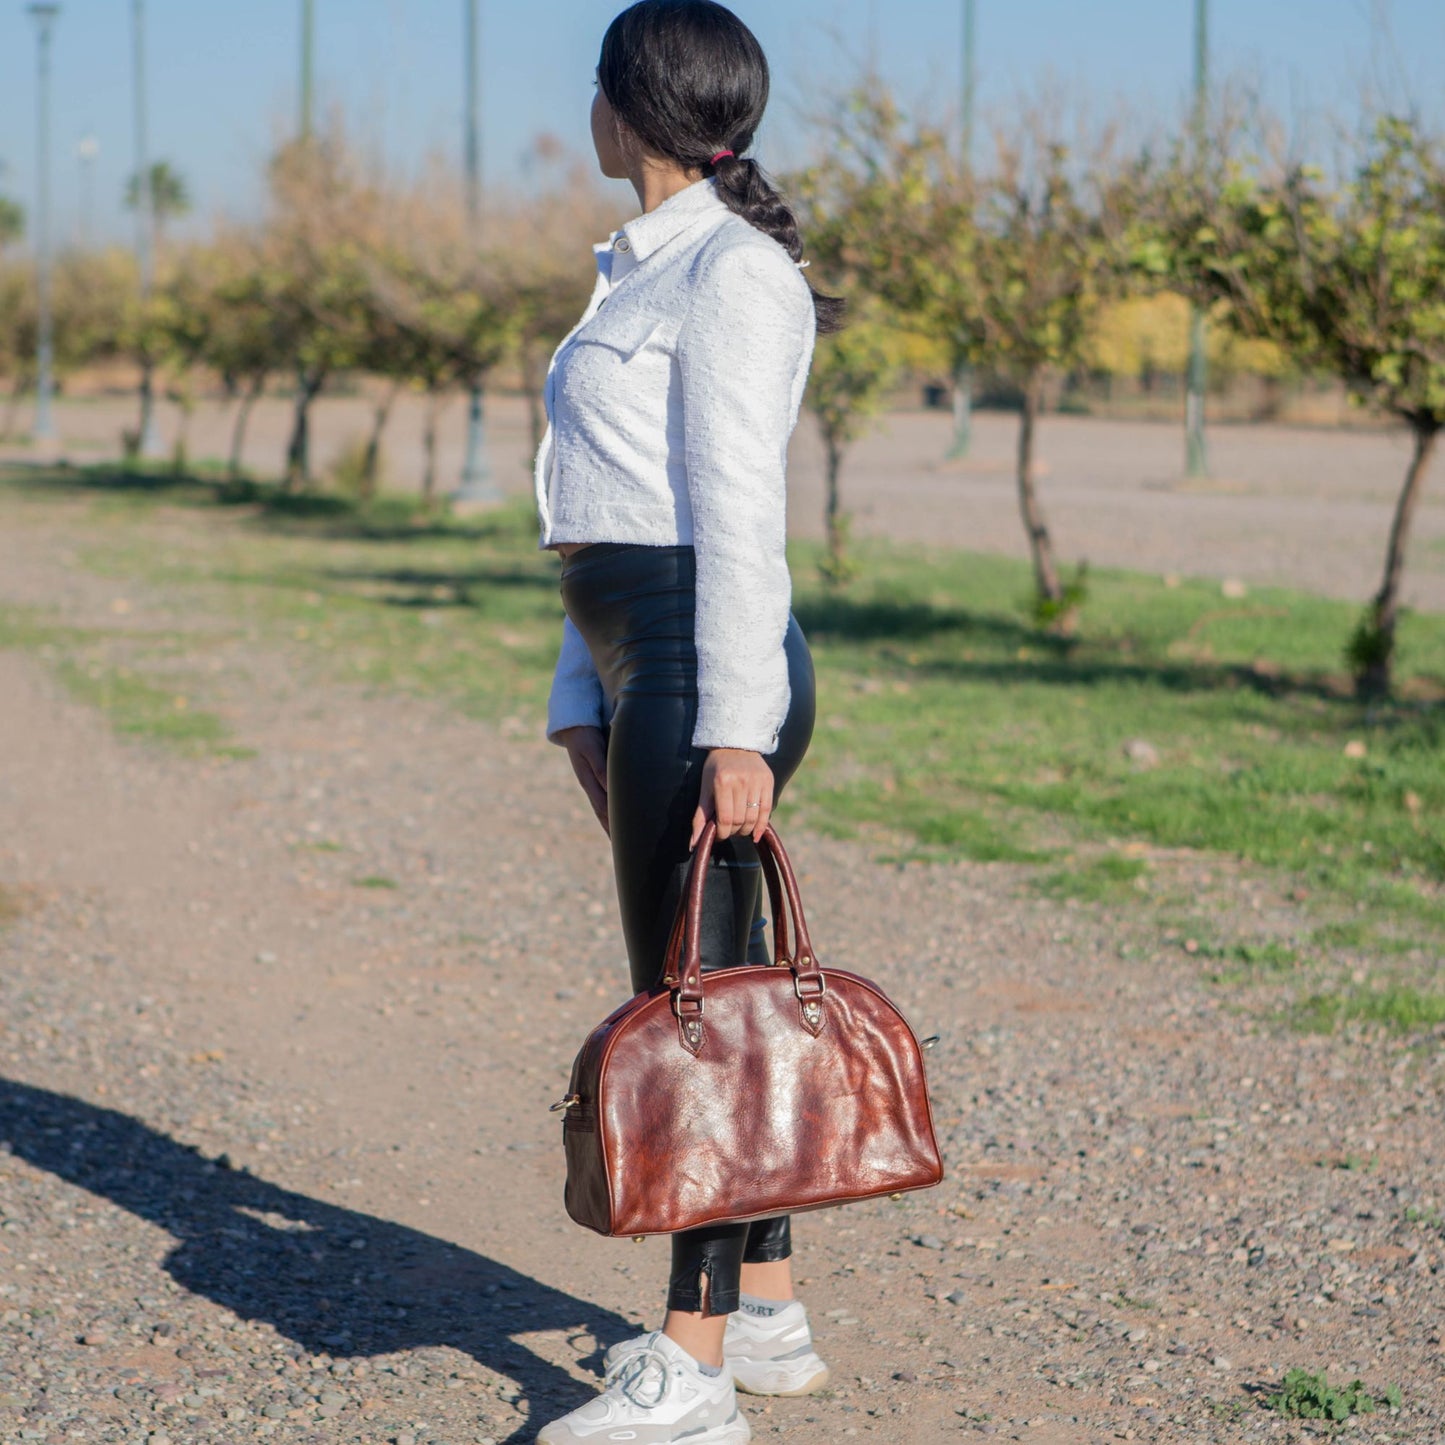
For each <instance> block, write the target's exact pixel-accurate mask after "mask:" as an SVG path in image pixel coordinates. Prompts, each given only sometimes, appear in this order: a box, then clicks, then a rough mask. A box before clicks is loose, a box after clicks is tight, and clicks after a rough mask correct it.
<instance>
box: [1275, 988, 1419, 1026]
mask: <svg viewBox="0 0 1445 1445" xmlns="http://www.w3.org/2000/svg"><path fill="white" fill-rule="evenodd" d="M1294 1022H1295V1026H1296V1027H1297V1028H1299V1029H1302V1030H1303V1031H1304V1032H1306V1033H1320V1034H1330V1033H1334V1032H1335V1030H1336V1029H1338V1028H1339V1027H1340V1025H1341V1024H1345V1023H1364V1024H1376V1025H1378V1026H1380V1027H1382V1028H1385V1029H1388V1030H1390V1031H1391V1032H1392V1033H1397V1034H1412V1033H1419V1032H1421V1031H1422V1030H1425V1029H1433V1028H1435V1027H1437V1026H1438V1025H1440V1024H1442V1023H1445V993H1438V992H1432V991H1427V990H1424V989H1419V988H1414V987H1411V986H1410V985H1408V984H1401V983H1391V984H1387V985H1386V986H1385V987H1383V988H1377V989H1358V990H1354V991H1351V992H1348V993H1332V992H1323V993H1313V994H1311V995H1310V996H1309V997H1308V998H1306V999H1302V1000H1301V1001H1300V1002H1299V1003H1298V1004H1297V1005H1295V1009H1294Z"/></svg>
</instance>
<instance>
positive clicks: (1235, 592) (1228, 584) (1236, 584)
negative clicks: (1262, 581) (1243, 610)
mask: <svg viewBox="0 0 1445 1445" xmlns="http://www.w3.org/2000/svg"><path fill="white" fill-rule="evenodd" d="M1219 592H1220V595H1221V596H1222V597H1228V598H1229V600H1230V601H1231V602H1238V601H1239V600H1240V598H1241V597H1248V596H1249V588H1248V587H1246V586H1245V585H1244V583H1243V582H1241V581H1240V580H1239V578H1238V577H1226V578H1225V579H1224V581H1223V582H1221V583H1220V584H1219Z"/></svg>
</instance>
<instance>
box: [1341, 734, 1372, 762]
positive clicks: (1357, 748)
mask: <svg viewBox="0 0 1445 1445" xmlns="http://www.w3.org/2000/svg"><path fill="white" fill-rule="evenodd" d="M1369 752H1370V750H1369V748H1367V747H1366V746H1365V744H1364V740H1363V739H1361V738H1351V739H1350V740H1349V742H1347V743H1346V744H1345V756H1346V757H1347V758H1363V757H1368V756H1369Z"/></svg>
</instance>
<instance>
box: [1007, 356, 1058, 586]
mask: <svg viewBox="0 0 1445 1445" xmlns="http://www.w3.org/2000/svg"><path fill="white" fill-rule="evenodd" d="M1043 390H1044V388H1043V377H1042V376H1040V375H1038V374H1037V373H1036V374H1035V375H1033V376H1031V377H1029V378H1028V380H1027V381H1026V382H1025V384H1024V409H1023V414H1022V416H1021V417H1020V418H1019V471H1018V488H1019V511H1020V512H1021V513H1022V514H1023V519H1024V531H1025V533H1027V535H1028V539H1029V555H1030V556H1031V557H1032V558H1033V563H1034V590H1035V591H1036V592H1037V594H1038V597H1039V600H1040V601H1042V602H1062V601H1063V598H1064V589H1063V588H1062V587H1061V586H1060V585H1059V569H1058V567H1057V565H1056V564H1055V562H1054V544H1053V542H1052V541H1050V539H1049V529H1048V526H1047V524H1046V523H1045V522H1044V514H1043V511H1042V509H1041V508H1040V507H1039V499H1038V494H1037V493H1036V492H1035V491H1034V425H1035V423H1036V422H1037V420H1038V415H1039V407H1040V405H1041V403H1042V400H1043Z"/></svg>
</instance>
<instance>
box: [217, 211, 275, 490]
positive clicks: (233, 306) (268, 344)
mask: <svg viewBox="0 0 1445 1445" xmlns="http://www.w3.org/2000/svg"><path fill="white" fill-rule="evenodd" d="M271 279H272V277H271V274H270V273H269V272H268V271H267V270H266V267H265V264H264V245H263V242H262V239H261V237H260V236H259V235H256V234H254V233H247V232H233V233H225V234H223V235H221V236H219V237H218V238H217V240H216V243H215V246H214V247H213V250H212V255H211V262H210V266H209V268H208V272H207V280H208V283H209V289H208V292H207V294H205V295H204V296H202V297H201V298H200V301H199V304H200V305H202V306H203V307H204V308H205V310H206V311H207V313H208V325H207V334H206V344H205V348H204V352H203V359H204V361H205V363H206V365H208V366H210V367H211V368H212V369H213V370H215V372H216V373H217V374H218V375H219V376H220V378H221V382H222V384H223V385H224V386H225V388H226V392H227V394H228V395H230V396H232V397H234V398H235V399H236V415H235V418H234V420H233V421H232V425H231V445H230V456H229V460H228V463H227V469H226V470H227V475H228V476H229V477H230V478H231V479H232V480H235V479H236V478H237V477H239V476H240V475H241V466H242V457H243V455H244V452H245V445H246V427H247V423H248V422H249V421H250V417H251V409H252V408H253V407H254V406H255V404H256V402H257V401H259V400H260V398H261V396H262V394H263V393H264V391H265V389H266V383H267V381H268V379H269V378H270V377H271V376H272V375H273V374H274V373H275V372H277V371H279V370H280V369H281V368H282V367H283V366H284V365H285V364H286V362H287V360H288V358H287V357H285V356H284V355H283V354H282V351H281V348H280V347H279V345H278V338H277V334H276V329H275V322H274V313H273V308H272V300H273V297H272V295H271V293H270V292H269V291H268V283H269V282H270V281H271Z"/></svg>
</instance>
